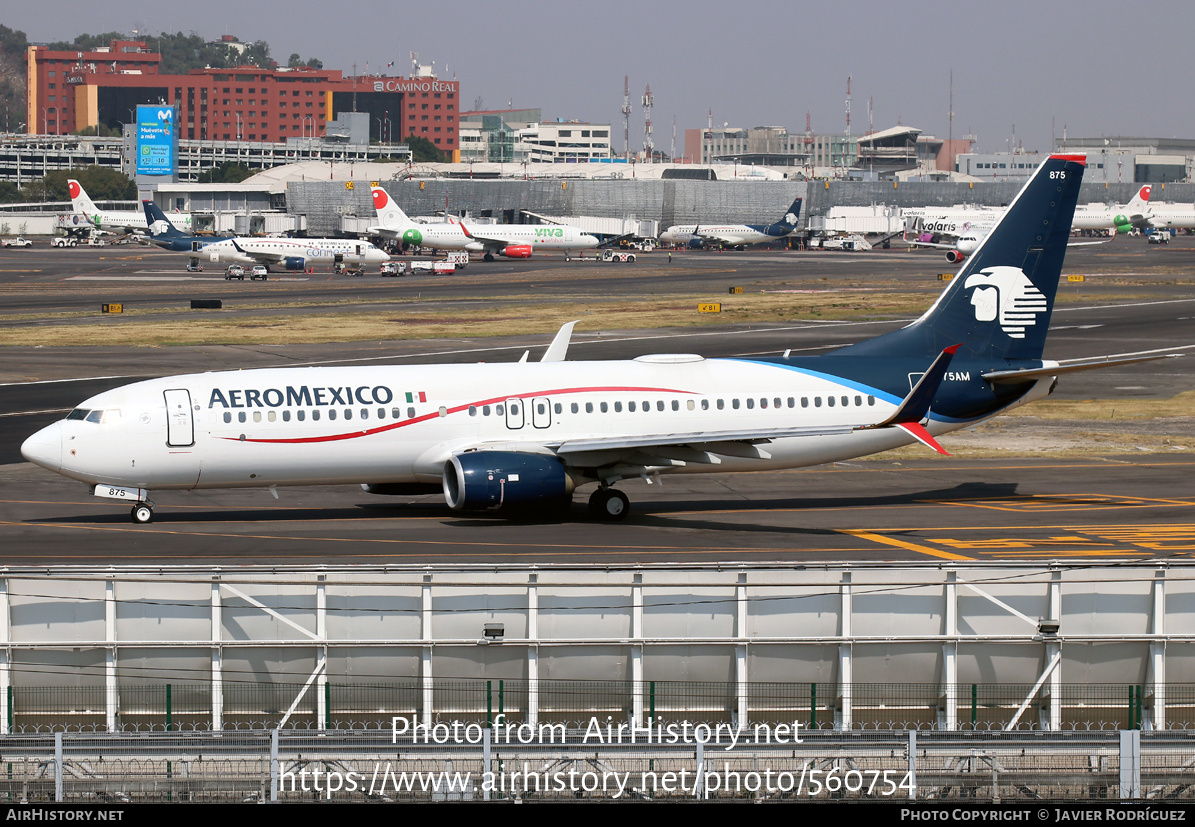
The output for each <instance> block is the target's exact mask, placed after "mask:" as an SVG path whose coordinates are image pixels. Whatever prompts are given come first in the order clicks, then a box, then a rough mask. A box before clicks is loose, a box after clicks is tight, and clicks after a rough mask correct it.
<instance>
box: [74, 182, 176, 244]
mask: <svg viewBox="0 0 1195 827" xmlns="http://www.w3.org/2000/svg"><path fill="white" fill-rule="evenodd" d="M66 188H67V190H68V191H69V192H70V196H71V209H73V210H74V211H75V212H76V213H77V214H79V215H82V216H84V217H85V218H86V219H87V223H88V224H90V225H91V226H93V227H96V228H97V229H100V230H108V231H109V232H120V233H130V232H139V233H145V232H146V231H147V230H148V229H149V226H148V224H147V223H146V220H145V213H144V212H143V211H141V210H101V209H100V208H98V207H97V206H96V205H95V204H94V203H93V202H92V200H91V199H90V198H89V197H88V196H87V192H86V191H85V190H84V189H83V185H82V184H80V183H79V182H78V181H76V180H74V179H73V178H72V179H70V180H69V181H67V182H66ZM164 215H165V216H166V220H167V221H169V222H170V224H171V225H172V226H173V227H174V228H175V229H177V230H179V231H181V232H184V233H189V232H191V214H190V213H164Z"/></svg>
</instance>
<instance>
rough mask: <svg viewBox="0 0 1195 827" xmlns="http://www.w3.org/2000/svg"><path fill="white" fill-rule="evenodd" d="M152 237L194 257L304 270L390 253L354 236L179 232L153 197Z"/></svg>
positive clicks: (149, 207)
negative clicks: (234, 235) (220, 235)
mask: <svg viewBox="0 0 1195 827" xmlns="http://www.w3.org/2000/svg"><path fill="white" fill-rule="evenodd" d="M143 206H144V208H145V219H146V221H147V223H148V224H149V232H150V241H151V242H153V243H154V244H156V245H158V246H159V247H163V248H165V249H167V250H172V251H174V252H180V253H181V252H185V253H187V254H188V255H189V256H190V257H191V258H199V259H205V260H207V261H211V262H222V261H225V262H229V263H234V262H235V263H237V264H264V265H266V267H267V269H268V268H269V266H270V265H271V264H274V265H279V266H282V267H285V268H286V269H287V270H303V269H305V268H306V267H307V266H308V265H309V264H324V263H340V262H346V263H352V264H380V263H381V262H383V261H389V260H390V256H388V255H386V253H384V252H383V251H381V250H379V249H378V248H377V247H375V246H373V245H372V244H370V243H369V242H368V241H360V240H357V239H351V238H275V237H268V238H212V237H210V236H195V235H187V234H186V233H182V232H179V231H178V230H176V229H175V228H174V227H172V226H171V225H170V223H169V222H168V221H167V220H166V215H165V214H164V213H163V212H162V211H161V210H160V209H158V206H157V205H156V204H154V203H153V202H152V201H145V202H143Z"/></svg>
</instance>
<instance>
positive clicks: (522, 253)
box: [502, 244, 531, 258]
mask: <svg viewBox="0 0 1195 827" xmlns="http://www.w3.org/2000/svg"><path fill="white" fill-rule="evenodd" d="M502 255H504V256H506V257H507V258H531V245H530V244H511V245H510V246H509V247H504V248H503V249H502Z"/></svg>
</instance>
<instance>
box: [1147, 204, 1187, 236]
mask: <svg viewBox="0 0 1195 827" xmlns="http://www.w3.org/2000/svg"><path fill="white" fill-rule="evenodd" d="M1147 223H1148V224H1149V226H1150V227H1154V228H1155V229H1172V230H1193V229H1195V204H1153V205H1151V206H1150V208H1149V217H1148V219H1147Z"/></svg>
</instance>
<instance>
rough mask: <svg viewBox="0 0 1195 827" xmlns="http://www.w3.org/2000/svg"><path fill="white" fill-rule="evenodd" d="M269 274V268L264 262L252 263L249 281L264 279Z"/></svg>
mask: <svg viewBox="0 0 1195 827" xmlns="http://www.w3.org/2000/svg"><path fill="white" fill-rule="evenodd" d="M269 274H270V271H269V268H267V267H266V266H265V265H264V264H254V265H253V269H252V270H250V271H249V281H257V280H258V279H261V280H262V281H265V280H266V278H267V277H268V276H269Z"/></svg>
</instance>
